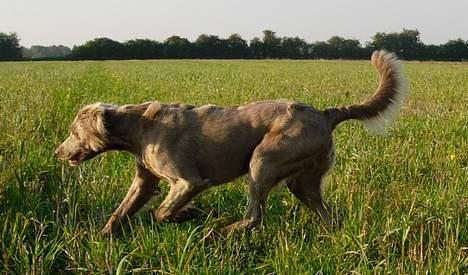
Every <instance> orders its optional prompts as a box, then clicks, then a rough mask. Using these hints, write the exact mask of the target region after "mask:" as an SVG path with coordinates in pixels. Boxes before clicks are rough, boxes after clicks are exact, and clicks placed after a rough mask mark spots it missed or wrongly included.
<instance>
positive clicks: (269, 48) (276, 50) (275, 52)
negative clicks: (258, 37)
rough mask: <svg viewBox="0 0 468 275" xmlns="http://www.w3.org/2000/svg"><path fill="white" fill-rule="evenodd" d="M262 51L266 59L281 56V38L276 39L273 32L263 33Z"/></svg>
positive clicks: (266, 31) (265, 31)
mask: <svg viewBox="0 0 468 275" xmlns="http://www.w3.org/2000/svg"><path fill="white" fill-rule="evenodd" d="M263 50H264V55H265V57H266V58H278V57H280V56H281V38H279V37H277V36H276V33H275V32H274V31H271V30H264V31H263Z"/></svg>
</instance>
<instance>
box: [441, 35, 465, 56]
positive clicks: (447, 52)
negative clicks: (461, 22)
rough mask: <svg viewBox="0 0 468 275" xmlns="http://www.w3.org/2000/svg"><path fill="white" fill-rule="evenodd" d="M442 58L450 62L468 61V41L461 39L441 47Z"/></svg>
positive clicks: (450, 41)
mask: <svg viewBox="0 0 468 275" xmlns="http://www.w3.org/2000/svg"><path fill="white" fill-rule="evenodd" d="M441 52H442V56H443V57H444V58H445V59H448V60H468V41H463V40H462V39H461V38H459V39H456V40H449V41H448V42H447V43H445V44H443V45H441Z"/></svg>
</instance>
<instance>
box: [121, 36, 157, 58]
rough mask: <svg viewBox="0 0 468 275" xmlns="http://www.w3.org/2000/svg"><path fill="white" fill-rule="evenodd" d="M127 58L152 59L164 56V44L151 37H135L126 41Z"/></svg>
mask: <svg viewBox="0 0 468 275" xmlns="http://www.w3.org/2000/svg"><path fill="white" fill-rule="evenodd" d="M124 47H125V56H126V58H132V59H151V58H162V57H163V55H164V45H163V44H161V43H159V42H158V41H154V40H150V39H134V40H128V41H126V42H125V43H124Z"/></svg>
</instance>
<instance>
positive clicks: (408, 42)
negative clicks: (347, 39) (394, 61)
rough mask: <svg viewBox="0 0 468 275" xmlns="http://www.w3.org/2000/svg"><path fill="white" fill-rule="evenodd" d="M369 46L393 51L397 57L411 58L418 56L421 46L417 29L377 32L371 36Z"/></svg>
mask: <svg viewBox="0 0 468 275" xmlns="http://www.w3.org/2000/svg"><path fill="white" fill-rule="evenodd" d="M370 46H371V47H373V48H374V49H384V50H387V51H390V52H395V53H396V54H397V55H398V56H399V57H402V58H407V59H413V58H417V57H418V52H419V51H420V49H421V48H422V43H421V41H420V36H419V31H418V30H407V29H403V31H402V32H400V33H396V32H392V33H388V34H387V33H384V32H378V33H376V34H375V35H374V37H372V42H371V43H370Z"/></svg>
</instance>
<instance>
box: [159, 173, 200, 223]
mask: <svg viewBox="0 0 468 275" xmlns="http://www.w3.org/2000/svg"><path fill="white" fill-rule="evenodd" d="M208 186H209V183H208V181H203V180H202V179H192V180H185V179H178V180H177V181H175V182H173V183H172V184H171V189H170V191H169V194H167V197H166V198H165V199H164V201H163V202H162V203H161V205H160V206H159V207H158V209H156V210H155V211H154V218H155V219H156V221H157V222H162V221H164V220H166V219H168V218H171V217H175V216H177V214H178V213H180V211H181V210H182V209H183V208H185V207H187V205H188V204H190V202H191V201H192V199H193V198H195V196H196V195H198V194H199V193H200V192H201V191H203V190H205V189H206V188H207V187H208Z"/></svg>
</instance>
